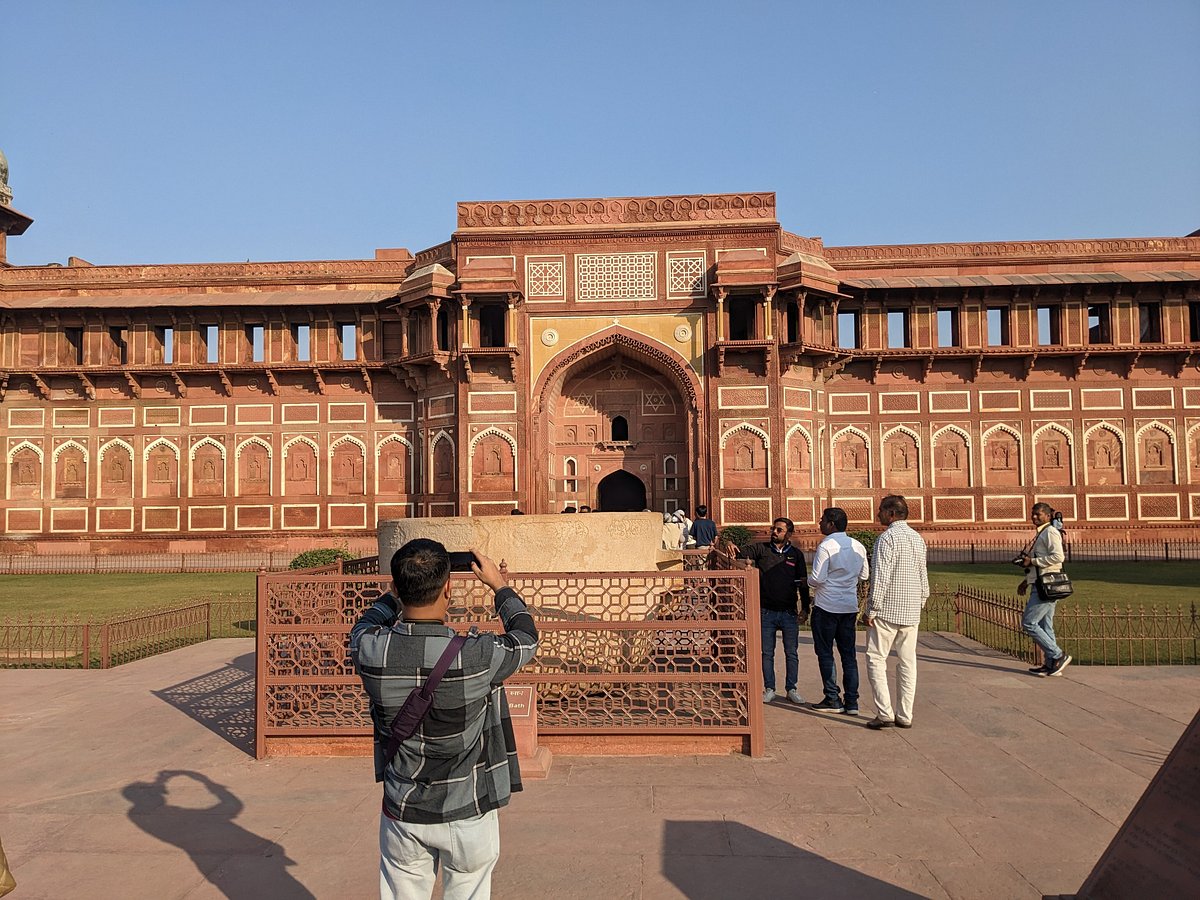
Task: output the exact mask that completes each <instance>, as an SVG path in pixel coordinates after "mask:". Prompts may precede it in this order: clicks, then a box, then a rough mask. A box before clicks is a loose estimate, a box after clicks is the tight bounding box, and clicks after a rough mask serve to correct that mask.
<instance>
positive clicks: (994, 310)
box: [987, 306, 1009, 347]
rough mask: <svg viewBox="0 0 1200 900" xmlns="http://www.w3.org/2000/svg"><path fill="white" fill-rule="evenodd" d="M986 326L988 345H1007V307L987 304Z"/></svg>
mask: <svg viewBox="0 0 1200 900" xmlns="http://www.w3.org/2000/svg"><path fill="white" fill-rule="evenodd" d="M987 326H988V346H989V347H1007V346H1008V345H1009V337H1008V308H1007V307H1004V306H989V307H988V311H987Z"/></svg>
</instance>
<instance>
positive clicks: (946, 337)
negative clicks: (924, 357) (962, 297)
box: [937, 309, 960, 347]
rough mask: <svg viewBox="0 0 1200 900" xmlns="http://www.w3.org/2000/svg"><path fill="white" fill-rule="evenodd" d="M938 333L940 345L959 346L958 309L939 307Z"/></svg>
mask: <svg viewBox="0 0 1200 900" xmlns="http://www.w3.org/2000/svg"><path fill="white" fill-rule="evenodd" d="M937 334H938V346H939V347H958V346H960V341H959V337H958V310H957V309H939V310H938V311H937Z"/></svg>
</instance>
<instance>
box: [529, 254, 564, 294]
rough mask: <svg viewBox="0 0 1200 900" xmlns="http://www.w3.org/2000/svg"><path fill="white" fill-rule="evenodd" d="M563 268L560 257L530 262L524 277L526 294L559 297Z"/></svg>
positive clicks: (561, 291)
mask: <svg viewBox="0 0 1200 900" xmlns="http://www.w3.org/2000/svg"><path fill="white" fill-rule="evenodd" d="M565 268H566V267H565V266H564V265H563V261H562V260H561V259H553V260H541V261H538V262H530V263H529V272H528V277H527V279H526V288H527V292H526V296H528V297H561V296H562V295H563V281H564V280H565V278H564V276H565Z"/></svg>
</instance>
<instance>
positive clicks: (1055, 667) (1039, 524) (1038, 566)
mask: <svg viewBox="0 0 1200 900" xmlns="http://www.w3.org/2000/svg"><path fill="white" fill-rule="evenodd" d="M1053 515H1054V510H1053V509H1051V508H1050V505H1049V504H1048V503H1035V504H1033V508H1032V509H1031V510H1030V512H1029V518H1030V520H1031V521H1032V522H1033V527H1034V528H1036V529H1037V534H1036V535H1035V536H1034V538H1033V540H1032V541H1031V542H1030V544H1029V547H1028V548H1027V549H1026V550H1025V551H1024V552H1023V553H1022V554H1021V556H1020V565H1022V566H1024V567H1025V578H1024V579H1022V581H1021V583H1020V584H1019V585H1017V593H1018V594H1019V595H1020V596H1022V597H1023V596H1025V593H1026V592H1028V593H1029V600H1028V601H1027V602H1026V603H1025V613H1024V614H1023V615H1022V616H1021V627H1022V628H1023V629H1024V630H1025V633H1026V634H1027V635H1029V636H1030V637H1031V638H1033V642H1034V643H1035V644H1037V645H1038V646H1039V647H1041V648H1042V654H1043V656H1044V657H1045V662H1043V663H1042V665H1040V666H1038V667H1037V668H1035V669H1030V670H1029V671H1030V673H1031V674H1033V675H1061V674H1062V673H1063V669H1065V668H1066V667H1067V666H1069V665H1070V664H1071V657H1070V655H1069V654H1067V653H1066V652H1065V651H1063V650H1062V649H1061V648H1060V647H1059V646H1058V643H1057V641H1056V640H1055V638H1054V607H1055V604H1056V603H1057V602H1058V601H1059V600H1061V599H1063V598H1064V597H1068V596H1070V594H1071V590H1072V589H1071V581H1070V579H1069V578H1067V573H1066V572H1064V571H1063V570H1062V564H1063V560H1064V559H1066V555H1065V554H1064V553H1063V544H1062V535H1060V534H1059V532H1058V529H1057V528H1055V527H1053V526H1052V525H1051V524H1050V520H1051V517H1052V516H1053ZM1016 561H1017V560H1014V562H1016Z"/></svg>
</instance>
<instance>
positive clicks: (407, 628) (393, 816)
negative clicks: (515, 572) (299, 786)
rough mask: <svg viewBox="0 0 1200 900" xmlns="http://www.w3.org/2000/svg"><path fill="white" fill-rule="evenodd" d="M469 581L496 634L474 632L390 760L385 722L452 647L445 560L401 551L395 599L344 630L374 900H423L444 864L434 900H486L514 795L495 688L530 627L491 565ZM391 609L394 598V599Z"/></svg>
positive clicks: (423, 542) (518, 659)
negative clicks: (497, 627)
mask: <svg viewBox="0 0 1200 900" xmlns="http://www.w3.org/2000/svg"><path fill="white" fill-rule="evenodd" d="M471 569H472V571H473V572H474V573H475V577H476V578H478V579H479V580H480V581H482V582H483V583H484V584H486V585H487V586H488V587H490V588H491V589H492V590H493V591H495V592H496V615H497V617H498V618H499V619H500V622H501V624H502V625H503V626H504V633H503V634H480V633H478V632H477V631H475V630H474V629H472V631H471V635H470V637H469V638H468V640H467V642H466V644H464V645H463V648H462V650H461V651H460V653H459V654H458V658H457V659H456V660H455V661H454V662H453V663H452V664H451V666H450V669H449V670H448V671H447V672H446V675H445V677H443V679H442V681H441V683H440V684H439V685H438V687H437V691H436V692H435V694H434V699H433V705H432V706H431V707H430V709H429V712H428V713H427V715H426V716H425V718H424V720H423V721H422V722H421V724H420V726H419V727H418V728H417V730H416V732H415V733H414V734H413V735H412V736H411V737H410V738H408V739H407V740H405V741H402V742H401V744H400V749H399V750H398V751H397V753H396V755H395V757H394V758H392V759H387V758H385V757H386V748H387V744H388V737H389V734H390V729H391V723H392V719H393V718H395V716H396V713H397V711H398V710H399V709H400V707H401V706H402V705H403V704H404V701H405V700H406V699H407V698H408V695H409V693H410V692H411V691H412V690H413V689H414V688H418V687H421V686H422V685H423V684H424V683H425V681H426V679H427V678H428V676H429V673H430V671H431V670H432V669H433V667H434V666H435V665H436V664H437V661H438V659H439V658H440V657H441V655H442V652H443V651H444V650H445V649H446V647H447V646H448V644H449V643H450V640H451V638H453V637H454V631H453V629H451V628H450V627H449V626H447V625H446V615H447V612H448V609H449V606H450V555H449V554H448V553H447V552H446V548H445V547H444V546H442V545H441V544H440V543H438V542H437V541H431V540H427V539H424V538H418V539H416V540H412V541H409V542H408V543H407V544H405V545H404V546H403V547H401V548H400V549H399V550H397V551H396V553H395V555H394V556H393V557H392V585H393V590H394V591H395V595H394V596H393V595H392V594H384V595H383V596H382V597H380V598H379V600H378V601H377V602H376V603H375V605H374V606H372V607H371V608H370V609H368V610H367V611H366V612H365V613H363V615H362V618H360V619H359V620H358V621H357V622H356V623H355V624H354V627H353V628H352V629H351V630H350V655H351V659H352V660H353V662H354V666H355V669H356V671H357V672H358V674H359V676H360V677H361V678H362V682H363V688H364V689H365V690H366V692H367V696H368V697H369V698H370V701H371V718H372V720H373V722H374V725H375V780H376V781H382V782H383V812H382V815H381V816H380V820H379V849H380V863H379V895H380V897H381V898H382V900H393V898H397V900H398V898H406V900H407V898H416V897H422V898H423V897H430V896H431V895H432V893H433V888H434V882H435V881H436V879H437V871H438V867H439V865H444V867H445V875H444V878H443V890H444V894H443V896H444V897H445V898H446V900H466V898H471V900H482V898H487V897H489V896H491V878H492V869H494V868H495V865H496V861H497V860H498V859H499V858H500V822H499V816H498V813H497V810H498V809H499V808H500V807H502V806H505V805H507V804H508V800H509V794H510V793H511V792H512V791H519V790H521V771H520V768H519V766H518V764H517V749H516V741H515V739H514V737H513V731H512V722H511V720H510V719H509V714H508V701H507V699H506V698H505V696H504V688H503V682H504V679H505V678H507V677H508V676H509V675H512V674H513V673H514V672H516V671H517V669H519V668H520V667H521V666H523V665H525V664H526V663H527V662H529V661H530V660H531V659H533V655H534V653H535V652H536V651H537V642H538V634H537V628H536V627H535V625H534V623H533V618H532V617H531V616H530V615H529V613H528V611H527V610H526V608H525V604H524V603H523V602H522V600H521V598H520V597H518V596H517V594H516V592H515V591H514V590H513V589H512V588H510V587H509V586H508V582H507V581H506V580H505V577H504V575H503V574H502V573H501V572H500V569H499V568H498V567H497V566H496V564H495V563H494V562H493V561H492V560H490V559H488V558H487V557H486V556H484V555H482V554H481V553H475V562H473V563H472V564H471ZM396 598H400V599H399V600H397V599H396Z"/></svg>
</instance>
